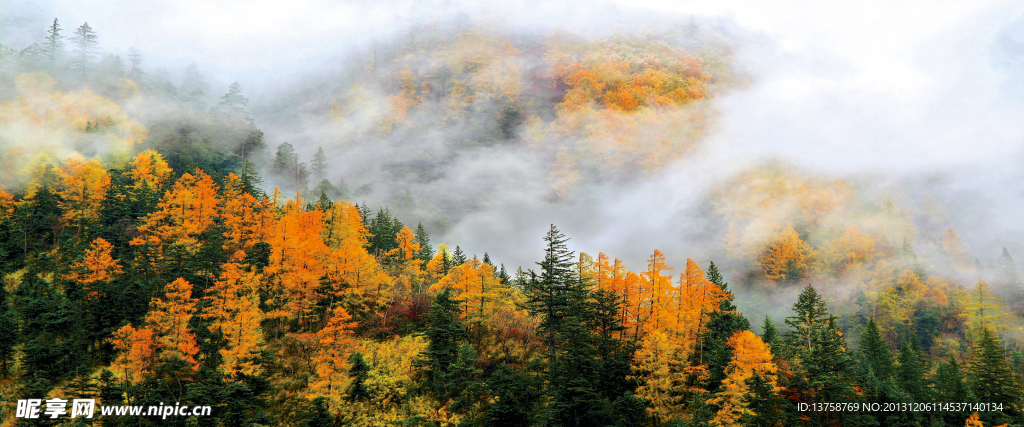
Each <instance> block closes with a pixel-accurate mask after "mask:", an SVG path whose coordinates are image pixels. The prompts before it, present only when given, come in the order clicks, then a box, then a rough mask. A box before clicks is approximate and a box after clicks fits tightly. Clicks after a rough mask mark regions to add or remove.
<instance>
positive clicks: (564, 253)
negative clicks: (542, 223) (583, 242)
mask: <svg viewBox="0 0 1024 427" xmlns="http://www.w3.org/2000/svg"><path fill="white" fill-rule="evenodd" d="M568 240H569V239H568V238H566V237H565V235H564V234H562V233H561V232H560V231H558V228H556V227H555V226H554V224H552V225H551V228H550V229H549V230H548V232H547V235H545V236H544V241H545V242H547V247H546V248H545V249H544V261H541V262H539V263H537V264H538V265H540V270H541V272H540V277H537V278H535V279H532V280H530V282H529V283H528V284H527V287H526V295H527V307H528V308H529V309H530V311H531V312H532V313H534V314H536V315H539V316H541V322H540V324H539V325H538V326H537V329H538V332H539V334H540V335H541V342H543V343H544V344H545V345H546V346H547V348H548V357H549V359H550V360H551V361H552V362H553V361H554V360H555V349H556V343H557V340H558V336H559V331H560V329H561V327H562V323H563V319H564V318H565V316H566V310H567V309H568V303H569V293H570V292H572V291H573V290H574V289H576V288H577V285H578V283H577V282H578V279H577V278H576V277H575V276H574V274H573V268H572V266H573V258H574V256H573V254H574V252H571V251H569V249H568V248H567V247H566V245H565V242H567V241H568Z"/></svg>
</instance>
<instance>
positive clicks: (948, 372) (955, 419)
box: [935, 353, 975, 426]
mask: <svg viewBox="0 0 1024 427" xmlns="http://www.w3.org/2000/svg"><path fill="white" fill-rule="evenodd" d="M935 372H936V373H935V401H936V402H942V403H957V402H959V403H967V402H974V401H975V398H974V395H973V394H972V393H971V390H970V388H969V387H968V386H967V383H965V382H964V375H963V372H961V370H960V363H959V362H957V360H956V357H954V356H953V354H952V353H950V355H949V359H947V361H946V362H943V363H939V366H938V368H937V369H936V371H935ZM958 409H959V408H958ZM939 415H940V416H941V418H942V419H943V420H944V421H945V423H946V425H951V426H955V425H959V423H960V422H962V420H965V419H967V417H969V416H970V415H971V411H943V412H942V413H941V414H939Z"/></svg>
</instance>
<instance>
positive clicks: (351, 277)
mask: <svg viewBox="0 0 1024 427" xmlns="http://www.w3.org/2000/svg"><path fill="white" fill-rule="evenodd" d="M323 222H324V227H323V231H322V236H323V241H324V242H325V243H326V244H327V246H328V247H329V248H330V255H329V257H328V259H327V262H326V269H327V275H328V278H329V279H330V283H331V286H332V289H333V292H334V297H342V296H345V295H351V296H352V297H353V298H355V299H356V300H359V301H360V302H365V303H368V304H381V303H384V302H385V301H388V300H390V299H391V284H392V281H391V278H390V277H388V275H387V274H385V273H384V270H383V269H382V268H381V266H380V264H378V263H377V260H376V259H374V257H373V256H371V255H370V254H369V253H368V252H367V251H366V242H367V236H368V234H369V233H368V232H367V231H366V227H365V225H364V224H363V220H362V217H361V216H360V215H359V208H357V207H356V206H354V205H352V204H351V203H348V202H346V201H341V202H338V203H335V204H334V205H333V206H332V207H331V208H330V209H328V210H327V212H325V213H324V219H323Z"/></svg>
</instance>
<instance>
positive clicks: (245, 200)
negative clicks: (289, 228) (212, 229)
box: [223, 173, 275, 254]
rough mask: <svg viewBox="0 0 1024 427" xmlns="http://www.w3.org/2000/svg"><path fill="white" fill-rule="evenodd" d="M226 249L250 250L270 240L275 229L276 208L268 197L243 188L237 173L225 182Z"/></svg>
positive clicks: (233, 251)
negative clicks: (254, 194) (250, 192)
mask: <svg viewBox="0 0 1024 427" xmlns="http://www.w3.org/2000/svg"><path fill="white" fill-rule="evenodd" d="M223 218H224V228H225V230H224V250H225V252H227V253H228V254H234V253H235V252H236V251H246V250H249V248H251V247H252V246H253V245H255V244H256V243H259V242H267V241H270V238H271V236H272V235H273V232H274V225H275V218H274V209H273V207H272V206H270V201H269V200H268V199H267V198H263V200H256V198H255V197H253V196H252V194H249V193H246V192H245V191H243V183H242V180H241V179H240V178H238V176H237V175H235V174H234V173H230V174H228V176H227V178H226V179H225V183H224V212H223Z"/></svg>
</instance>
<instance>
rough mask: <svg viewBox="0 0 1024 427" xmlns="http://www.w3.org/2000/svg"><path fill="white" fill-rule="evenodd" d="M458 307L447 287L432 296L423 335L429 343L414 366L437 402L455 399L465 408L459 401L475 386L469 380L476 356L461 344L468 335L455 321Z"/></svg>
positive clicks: (472, 375) (472, 374) (459, 322)
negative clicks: (419, 368)
mask: <svg viewBox="0 0 1024 427" xmlns="http://www.w3.org/2000/svg"><path fill="white" fill-rule="evenodd" d="M460 306H461V303H459V302H458V301H456V300H455V299H453V298H452V295H451V288H445V289H444V290H442V291H441V292H440V293H438V294H437V296H436V297H434V301H433V302H432V303H431V304H430V312H429V314H428V315H427V324H428V327H427V330H426V333H425V335H426V336H427V338H429V339H430V343H429V344H428V345H427V350H426V351H425V352H423V354H422V356H421V358H420V359H419V360H418V361H417V362H416V364H417V366H421V367H422V368H423V371H422V372H423V374H424V377H425V379H426V386H427V388H428V389H429V390H430V392H431V394H432V395H433V396H434V398H436V399H437V400H438V401H439V402H448V401H451V400H456V401H459V402H460V403H463V404H464V405H465V404H466V402H465V401H462V400H460V399H463V398H464V397H465V395H466V391H467V389H468V388H470V386H473V385H475V384H474V383H473V381H472V380H473V378H472V377H474V376H475V375H476V374H477V373H476V372H475V371H474V368H473V365H474V364H475V357H476V356H475V354H473V353H472V351H473V350H472V347H469V346H468V345H466V344H465V342H466V340H467V339H468V335H467V333H466V328H465V327H463V326H462V322H461V321H459V313H460V311H461V308H460ZM471 358H472V360H470V359H471ZM466 406H468V405H466Z"/></svg>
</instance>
